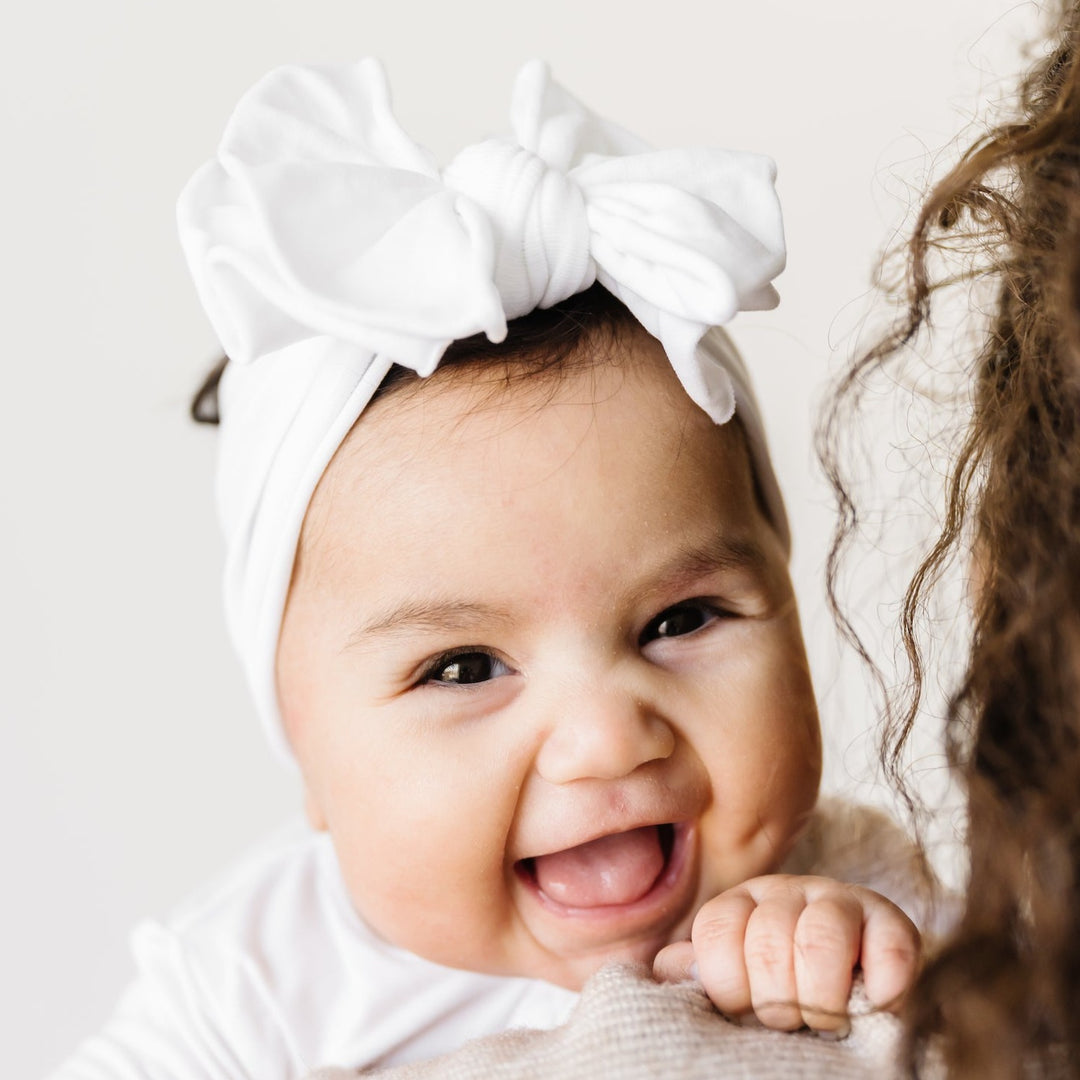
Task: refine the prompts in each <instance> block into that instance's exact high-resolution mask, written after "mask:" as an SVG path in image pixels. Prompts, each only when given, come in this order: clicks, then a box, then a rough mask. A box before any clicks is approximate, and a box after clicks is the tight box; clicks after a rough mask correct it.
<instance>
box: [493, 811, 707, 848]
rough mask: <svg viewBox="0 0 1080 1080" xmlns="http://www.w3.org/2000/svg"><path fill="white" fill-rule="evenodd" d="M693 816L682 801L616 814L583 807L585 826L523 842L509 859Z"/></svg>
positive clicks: (571, 846)
mask: <svg viewBox="0 0 1080 1080" xmlns="http://www.w3.org/2000/svg"><path fill="white" fill-rule="evenodd" d="M695 816H696V814H694V813H692V812H688V809H687V807H686V805H685V803H683V804H682V805H675V800H672V801H671V805H662V806H654V807H651V808H649V809H648V810H647V811H641V812H639V813H636V814H635V813H631V814H627V813H625V812H623V813H621V814H617V815H615V814H611V813H609V814H607V815H601V814H589V813H588V811H587V809H583V810H582V811H581V813H580V815H579V816H578V820H579V821H582V822H586V823H588V827H587V828H583V829H581V830H574V831H568V832H567V833H566V834H563V835H559V836H551V837H550V838H545V839H542V840H541V839H538V840H537V841H535V842H533V843H529V844H525V845H523V846H522V854H519V855H516V856H515V857H514V859H513V861H514V862H521V861H523V860H525V859H536V858H539V857H540V856H542V855H552V854H554V853H555V852H558V851H569V850H570V849H571V848H576V847H581V845H582V844H588V843H591V842H592V841H593V840H599V839H600V838H601V837H604V836H616V835H618V834H619V833H624V832H631V831H632V830H634V829H641V828H645V827H647V826H650V825H676V826H678V825H681V824H682V823H683V822H685V821H688V820H690V819H691V818H693V817H695Z"/></svg>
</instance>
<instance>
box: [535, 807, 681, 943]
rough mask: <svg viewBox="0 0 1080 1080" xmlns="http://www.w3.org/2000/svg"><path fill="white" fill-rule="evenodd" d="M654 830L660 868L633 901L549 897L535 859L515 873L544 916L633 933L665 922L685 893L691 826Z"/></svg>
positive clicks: (668, 826) (671, 824) (677, 906)
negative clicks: (571, 900) (580, 901)
mask: <svg viewBox="0 0 1080 1080" xmlns="http://www.w3.org/2000/svg"><path fill="white" fill-rule="evenodd" d="M654 828H656V830H657V832H658V834H659V835H658V839H659V843H660V846H661V851H662V853H663V865H662V867H661V868H660V870H659V873H657V875H656V877H655V879H654V880H653V881H652V883H651V884H650V885H648V887H647V888H646V889H645V890H644V892H636V891H635V892H633V893H632V894H631V896H632V898H631V899H630V900H628V902H625V903H603V902H600V903H588V904H574V903H565V902H563V901H562V900H560V899H557V898H556V897H553V896H551V895H549V894H548V892H546V891H545V890H544V888H543V887H542V886H541V884H540V882H539V880H538V878H537V874H536V872H535V869H534V860H532V859H521V860H519V861H518V862H517V863H516V864H515V866H514V870H515V873H516V874H517V877H518V879H519V880H520V881H521V882H522V883H523V884H524V885H525V887H526V889H527V891H528V892H529V893H530V894H531V895H532V896H534V897H535V898H536V899H537V900H538V901H539V903H540V905H541V907H542V908H543V909H544V911H545V912H546V913H549V914H551V915H554V916H557V917H558V918H560V919H566V920H572V921H573V922H574V923H577V924H604V926H605V927H607V928H608V929H611V930H615V929H616V928H617V926H618V925H623V924H624V925H625V929H626V931H627V932H633V931H634V929H635V928H637V927H638V926H639V924H648V923H649V922H652V921H654V920H657V919H661V920H664V921H666V917H667V916H669V915H670V914H671V913H672V912H673V911H675V910H676V909H678V908H679V907H680V901H681V900H682V899H683V894H684V893H685V892H686V888H685V885H686V884H687V881H688V870H689V868H690V862H691V859H690V854H691V849H692V842H691V840H692V836H693V833H694V830H693V827H692V825H691V824H689V823H687V822H682V823H666V824H662V825H658V826H654ZM632 831H633V832H637V831H638V830H632ZM680 886H682V887H680ZM679 914H681V911H680V912H679ZM597 929H599V925H597Z"/></svg>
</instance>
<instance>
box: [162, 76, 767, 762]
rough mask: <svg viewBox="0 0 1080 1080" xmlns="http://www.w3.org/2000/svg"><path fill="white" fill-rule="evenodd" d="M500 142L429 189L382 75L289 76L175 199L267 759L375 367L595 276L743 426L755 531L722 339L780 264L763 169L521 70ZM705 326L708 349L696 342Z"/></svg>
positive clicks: (268, 88) (436, 356)
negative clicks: (638, 126)
mask: <svg viewBox="0 0 1080 1080" xmlns="http://www.w3.org/2000/svg"><path fill="white" fill-rule="evenodd" d="M511 122H512V131H513V135H512V137H504V138H492V139H488V140H485V141H483V142H481V143H478V144H475V145H473V146H469V147H466V148H465V149H464V150H462V151H461V152H460V153H459V154H458V155H457V156H456V157H455V158H454V160H453V161H452V162H451V163H450V164H449V165H448V166H447V167H446V168H445V169H444V170H443V171H441V172H440V171H439V169H438V168H437V166H436V165H435V163H434V161H433V159H432V157H431V155H430V154H429V153H428V152H427V151H426V150H424V149H423V148H422V147H420V146H418V145H417V144H416V143H414V142H413V141H412V140H411V139H410V138H409V137H408V136H407V135H406V134H405V132H404V131H403V130H402V129H401V128H400V126H399V125H398V124H397V121H396V120H395V119H394V117H393V115H392V113H391V111H390V98H389V91H388V88H387V84H386V79H385V76H384V74H383V71H382V68H381V67H380V66H379V64H378V62H377V61H375V60H372V59H365V60H361V61H360V62H359V63H357V64H354V65H351V66H345V67H325V68H314V67H286V68H280V69H278V70H276V71H274V72H271V73H270V74H269V75H267V76H266V77H265V78H264V79H262V80H261V81H260V82H259V83H257V84H256V85H255V86H254V87H253V88H252V89H251V90H250V91H249V92H248V93H247V94H246V95H245V96H244V97H243V98H242V99H241V101H240V103H239V105H238V106H237V108H236V111H235V112H234V113H233V116H232V118H231V119H230V120H229V122H228V125H227V126H226V129H225V133H224V136H223V138H222V141H221V144H220V146H219V149H218V154H217V157H216V158H215V159H213V160H211V161H210V162H208V163H207V164H206V165H204V166H203V167H202V168H201V169H200V170H199V171H198V172H197V173H196V174H195V176H194V177H193V178H192V180H191V181H190V183H189V184H188V186H187V187H186V188H185V190H184V192H183V194H182V195H181V197H180V203H179V207H178V219H179V227H180V237H181V242H182V245H183V248H184V252H185V255H186V257H187V260H188V263H189V266H190V268H191V272H192V275H193V277H194V279H195V285H196V289H197V290H198V293H199V297H200V299H201V301H202V303H203V305H204V307H205V309H206V311H207V314H208V315H209V317H210V320H211V322H212V324H213V326H214V329H215V330H216V332H217V334H218V336H219V338H220V340H221V343H222V345H223V347H224V349H225V351H226V353H227V354H228V356H229V360H230V363H229V365H228V367H227V368H226V371H225V374H224V376H223V379H222V383H221V386H220V415H221V442H220V448H219V463H218V508H219V514H220V516H221V520H222V525H223V528H224V533H225V542H226V567H225V604H226V615H227V618H228V624H229V630H230V633H231V635H232V639H233V642H234V644H235V646H236V648H237V651H238V652H239V654H240V658H241V662H242V663H243V666H244V668H245V671H246V673H247V676H248V680H249V682H250V684H251V687H252V690H253V692H254V695H255V702H256V707H257V709H258V711H259V714H260V716H261V718H262V720H263V722H264V725H265V727H266V729H267V732H268V734H269V736H270V738H271V740H272V742H273V744H274V745H275V747H276V748H277V749H279V750H280V751H282V753H283V755H284V756H285V757H286V758H291V755H290V752H289V750H288V747H287V745H286V741H285V738H284V734H283V732H282V730H281V722H280V716H279V713H278V706H277V694H276V686H275V674H274V666H275V656H276V650H277V639H278V633H279V630H280V625H281V617H282V614H283V611H284V605H285V600H286V596H287V592H288V586H289V580H290V577H291V573H292V566H293V562H294V558H295V553H296V544H297V540H298V537H299V534H300V528H301V525H302V523H303V519H304V514H305V512H306V510H307V506H308V502H309V501H310V499H311V496H312V493H313V492H314V490H315V486H316V484H317V483H318V481H319V478H320V477H321V476H322V473H323V471H324V470H325V468H326V466H327V465H328V464H329V461H330V459H331V457H332V456H333V454H334V451H335V450H336V449H337V447H338V446H339V445H340V443H341V442H342V440H343V439H344V438H345V436H346V435H347V434H348V432H349V430H350V428H351V427H352V425H353V423H354V422H355V421H356V419H357V417H358V416H359V415H360V413H361V412H362V411H363V409H364V408H365V406H366V405H367V403H368V401H369V400H370V399H371V396H372V394H373V393H374V392H375V390H376V388H377V387H378V385H379V383H380V382H381V381H382V379H383V377H384V376H385V375H386V373H387V372H388V371H389V370H390V367H391V366H392V364H395V363H396V364H400V365H403V366H406V367H409V368H411V369H412V370H414V371H416V372H417V373H418V374H420V375H428V374H430V373H431V372H432V371H433V370H434V369H435V367H436V366H437V365H438V363H439V360H440V358H441V357H442V354H443V352H444V351H445V349H446V347H447V346H448V345H449V344H450V342H452V341H454V340H457V339H460V338H466V337H470V336H472V335H473V334H477V333H481V332H482V333H485V334H486V335H487V336H488V337H489V338H490V339H491V340H492V341H495V342H498V341H501V340H503V338H504V337H505V335H506V323H507V320H508V319H513V318H516V317H518V316H520V315H524V314H527V313H528V312H530V311H532V310H534V309H535V308H538V307H548V306H550V305H552V304H555V303H558V302H559V301H561V300H565V299H567V298H568V297H570V296H573V295H575V294H576V293H578V292H581V291H583V290H584V289H586V288H588V287H589V286H590V285H591V284H592V283H593V282H594V281H599V282H600V283H601V284H602V285H603V286H605V287H606V288H607V289H608V290H609V291H610V292H612V293H613V294H614V295H615V296H617V297H618V298H619V299H620V300H622V301H623V303H625V304H626V306H627V307H628V308H629V309H630V311H631V312H632V313H633V314H634V316H635V317H636V318H637V319H638V321H639V322H640V323H641V324H642V326H644V328H645V329H646V330H647V331H648V332H649V333H650V334H652V335H653V336H654V337H656V338H657V339H658V340H659V341H660V342H661V344H662V345H663V346H664V349H665V351H666V353H667V355H668V357H669V359H670V361H671V364H672V366H673V368H674V370H675V372H676V374H677V375H678V377H679V380H680V381H681V383H682V385H683V387H684V388H685V390H686V392H687V394H688V395H689V396H690V398H691V399H692V400H693V401H695V402H696V403H697V404H698V405H699V406H700V407H701V408H702V409H704V410H705V411H706V412H707V413H708V414H709V415H710V416H711V417H712V418H713V420H714V421H716V422H717V423H724V422H726V421H727V420H729V419H730V418H731V416H732V414H733V412H734V411H735V409H736V407H738V409H739V414H740V419H741V420H742V422H743V424H744V426H745V427H746V429H747V433H748V436H749V441H750V445H751V452H752V454H753V457H754V464H755V468H756V469H757V474H758V480H759V483H760V484H761V486H762V489H763V491H764V494H765V498H766V501H767V502H768V503H769V509H770V512H771V514H772V516H773V520H774V522H775V523H776V525H777V528H778V529H779V530H780V532H781V535H782V536H783V537H784V539H785V542H786V519H785V517H784V511H783V504H782V502H781V501H780V495H779V490H778V488H777V486H776V481H775V478H774V476H773V472H772V467H771V464H770V463H769V458H768V453H767V451H766V448H765V442H764V435H763V432H762V428H761V422H760V416H759V414H758V410H757V406H756V404H755V402H754V399H753V394H752V391H751V389H750V384H749V380H748V379H747V377H746V373H745V371H744V369H743V367H742V364H741V362H740V360H739V357H738V355H737V353H736V352H735V349H734V346H733V345H732V344H731V342H730V340H729V339H728V338H727V337H726V335H724V334H723V333H722V331H719V330H711V331H709V328H710V327H718V326H720V325H722V324H723V323H726V322H727V321H728V320H730V319H731V318H732V317H733V316H734V315H735V314H736V312H738V311H740V310H753V309H763V308H770V307H773V306H775V304H776V303H777V300H778V298H777V295H776V292H775V290H774V289H773V287H772V285H771V284H770V282H771V281H772V279H773V278H774V277H775V276H776V275H777V274H778V273H779V272H780V271H781V270H782V269H783V266H784V260H785V247H784V238H783V225H782V220H781V215H780V208H779V204H778V201H777V197H776V192H775V188H774V179H775V167H774V165H773V163H772V162H771V161H770V160H769V159H768V158H765V157H761V156H758V155H754V154H743V153H735V152H732V151H727V150H715V149H705V148H702V149H691V150H663V151H655V150H651V149H649V148H648V147H647V146H646V145H645V144H644V143H643V142H641V141H640V140H639V139H637V138H636V137H635V136H633V135H631V134H629V133H628V132H626V131H624V130H623V129H622V128H619V127H617V126H616V125H614V124H611V123H608V122H607V121H604V120H602V119H600V118H599V117H597V116H595V115H594V114H593V113H591V112H590V111H589V110H588V109H586V108H585V107H584V106H583V105H581V104H580V103H579V102H577V101H576V100H575V99H574V98H573V97H571V96H570V95H569V94H568V93H567V92H566V91H565V90H563V89H562V88H561V87H560V86H559V85H558V84H557V83H555V82H553V81H552V80H551V79H550V77H549V74H548V71H547V68H546V66H545V65H543V64H541V63H539V62H532V63H529V64H527V65H526V66H525V67H524V68H523V69H522V70H521V72H520V74H519V75H518V78H517V82H516V84H515V88H514V95H513V103H512V108H511ZM706 331H709V332H708V333H706Z"/></svg>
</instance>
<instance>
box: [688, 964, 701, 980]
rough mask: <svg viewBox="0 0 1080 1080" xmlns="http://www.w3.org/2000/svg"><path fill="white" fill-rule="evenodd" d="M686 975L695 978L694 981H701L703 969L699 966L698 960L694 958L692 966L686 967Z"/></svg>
mask: <svg viewBox="0 0 1080 1080" xmlns="http://www.w3.org/2000/svg"><path fill="white" fill-rule="evenodd" d="M686 977H687V978H688V979H693V980H694V982H701V969H700V968H699V967H698V966H697V961H696V960H693V961H691V963H690V966H689V967H688V968H687V969H686Z"/></svg>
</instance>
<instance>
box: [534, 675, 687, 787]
mask: <svg viewBox="0 0 1080 1080" xmlns="http://www.w3.org/2000/svg"><path fill="white" fill-rule="evenodd" d="M674 749H675V734H674V732H673V731H672V729H671V727H670V725H669V724H668V723H667V721H666V720H664V719H663V717H662V716H660V715H659V714H658V713H657V712H656V711H655V710H653V709H652V708H650V707H649V706H648V705H647V704H645V703H644V702H642V701H641V700H639V699H637V698H635V697H634V696H633V695H631V694H627V693H625V692H619V691H610V690H608V691H604V690H597V691H594V692H591V693H588V694H585V695H582V696H577V697H575V698H574V700H573V701H572V703H571V704H569V705H568V706H566V707H565V709H564V711H563V713H562V715H561V716H560V717H559V718H558V720H557V721H556V722H555V723H554V724H553V725H552V727H551V729H550V731H549V732H548V734H547V736H546V738H545V739H544V742H543V744H542V746H541V747H540V752H539V754H538V755H537V759H536V768H537V771H538V772H539V774H540V775H541V776H542V777H543V778H544V779H545V780H547V781H548V782H549V783H552V784H568V783H570V782H571V781H573V780H585V779H599V780H616V779H618V778H619V777H623V776H628V775H629V774H630V773H632V772H633V771H634V770H635V769H637V768H638V767H639V766H641V765H644V764H646V763H647V762H649V761H656V760H659V759H662V758H667V757H670V756H671V754H672V752H673V751H674Z"/></svg>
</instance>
